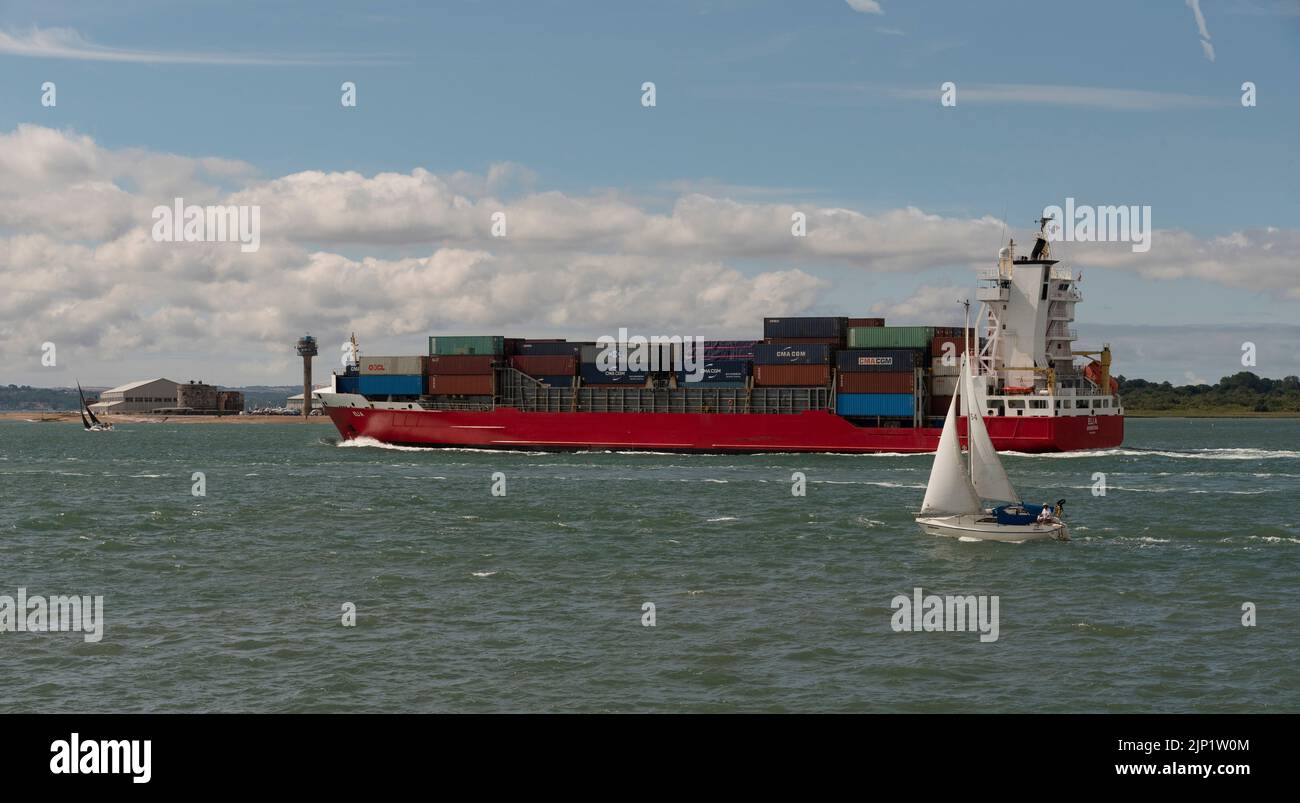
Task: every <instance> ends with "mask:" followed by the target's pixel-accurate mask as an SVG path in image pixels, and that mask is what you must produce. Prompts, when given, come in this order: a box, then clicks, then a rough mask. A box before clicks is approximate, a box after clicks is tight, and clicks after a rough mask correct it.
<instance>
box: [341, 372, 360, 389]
mask: <svg viewBox="0 0 1300 803" xmlns="http://www.w3.org/2000/svg"><path fill="white" fill-rule="evenodd" d="M359 379H361V377H359V376H357V375H355V374H353V375H350V376H349V375H344V376H337V375H336V376H335V377H334V390H335V392H336V393H360V392H361V391H360V390H358V389H357V387H358V386H357V381H358V380H359Z"/></svg>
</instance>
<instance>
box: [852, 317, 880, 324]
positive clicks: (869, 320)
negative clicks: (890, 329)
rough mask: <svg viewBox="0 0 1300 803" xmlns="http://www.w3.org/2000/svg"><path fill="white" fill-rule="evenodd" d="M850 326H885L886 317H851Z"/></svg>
mask: <svg viewBox="0 0 1300 803" xmlns="http://www.w3.org/2000/svg"><path fill="white" fill-rule="evenodd" d="M848 325H849V326H884V325H885V319H884V318H849V322H848Z"/></svg>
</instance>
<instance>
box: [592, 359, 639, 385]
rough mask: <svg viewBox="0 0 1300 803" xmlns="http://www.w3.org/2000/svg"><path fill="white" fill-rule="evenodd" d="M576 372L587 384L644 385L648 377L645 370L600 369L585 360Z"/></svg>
mask: <svg viewBox="0 0 1300 803" xmlns="http://www.w3.org/2000/svg"><path fill="white" fill-rule="evenodd" d="M578 374H579V375H580V376H581V377H582V382H583V384H588V385H644V384H645V382H646V379H648V378H649V377H650V374H649V373H648V372H646V371H636V372H633V371H602V370H600V369H599V368H597V367H596V366H595V365H593V364H591V363H586V362H584V363H582V365H581V366H580V367H579V368H578Z"/></svg>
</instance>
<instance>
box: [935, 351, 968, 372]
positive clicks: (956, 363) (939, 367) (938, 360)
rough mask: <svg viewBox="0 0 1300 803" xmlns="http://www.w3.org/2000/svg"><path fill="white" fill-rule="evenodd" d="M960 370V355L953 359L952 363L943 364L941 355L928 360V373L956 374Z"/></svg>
mask: <svg viewBox="0 0 1300 803" xmlns="http://www.w3.org/2000/svg"><path fill="white" fill-rule="evenodd" d="M960 372H961V355H960V354H959V355H957V356H956V357H955V358H954V359H953V364H952V365H944V364H943V357H935V358H934V359H932V360H931V361H930V373H932V374H934V375H935V376H956V375H957V374H958V373H960Z"/></svg>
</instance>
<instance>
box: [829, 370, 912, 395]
mask: <svg viewBox="0 0 1300 803" xmlns="http://www.w3.org/2000/svg"><path fill="white" fill-rule="evenodd" d="M836 386H837V387H838V388H839V392H840V393H911V392H912V391H913V389H914V388H915V387H916V376H915V374H913V373H912V372H911V371H902V372H900V371H889V372H884V371H882V372H878V373H875V372H873V373H848V372H841V373H840V376H839V382H838V383H837V385H836Z"/></svg>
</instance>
